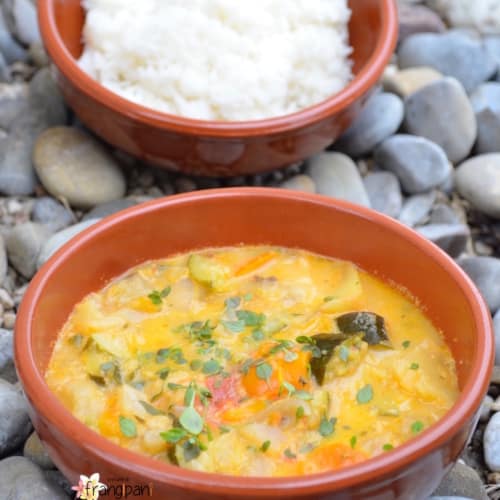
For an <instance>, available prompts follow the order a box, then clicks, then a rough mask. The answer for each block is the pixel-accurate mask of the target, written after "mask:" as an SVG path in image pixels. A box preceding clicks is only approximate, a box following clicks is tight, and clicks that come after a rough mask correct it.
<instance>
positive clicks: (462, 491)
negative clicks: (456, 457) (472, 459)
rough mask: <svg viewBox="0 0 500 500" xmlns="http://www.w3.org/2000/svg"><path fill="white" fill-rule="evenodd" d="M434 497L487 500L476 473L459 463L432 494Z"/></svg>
mask: <svg viewBox="0 0 500 500" xmlns="http://www.w3.org/2000/svg"><path fill="white" fill-rule="evenodd" d="M434 495H436V496H438V497H439V496H445V497H446V496H458V497H460V496H462V497H465V498H473V499H474V500H488V495H487V494H486V492H485V490H484V486H483V482H482V481H481V478H480V477H479V475H478V473H477V472H476V471H475V470H474V469H473V468H472V467H469V466H468V465H465V464H463V463H460V462H458V463H456V464H455V465H454V466H453V468H452V469H451V471H450V472H449V473H448V474H447V476H446V477H445V478H444V480H443V482H442V483H441V484H440V485H439V487H438V489H437V490H436V491H435V492H434Z"/></svg>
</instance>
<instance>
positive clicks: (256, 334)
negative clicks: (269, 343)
mask: <svg viewBox="0 0 500 500" xmlns="http://www.w3.org/2000/svg"><path fill="white" fill-rule="evenodd" d="M252 338H253V339H254V340H255V341H257V342H259V341H260V340H264V339H265V338H266V336H265V335H264V332H263V331H262V330H259V329H256V330H254V331H253V332H252Z"/></svg>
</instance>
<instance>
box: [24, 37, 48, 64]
mask: <svg viewBox="0 0 500 500" xmlns="http://www.w3.org/2000/svg"><path fill="white" fill-rule="evenodd" d="M28 54H29V56H30V59H31V60H32V61H33V62H34V63H35V65H36V66H37V67H38V68H43V67H45V66H48V65H49V62H50V60H49V56H48V55H47V52H46V51H45V49H44V47H43V44H41V43H36V42H35V43H32V44H31V45H30V46H29V49H28Z"/></svg>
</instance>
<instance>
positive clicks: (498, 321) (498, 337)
mask: <svg viewBox="0 0 500 500" xmlns="http://www.w3.org/2000/svg"><path fill="white" fill-rule="evenodd" d="M493 330H494V332H495V364H496V365H499V366H500V309H499V310H498V311H497V312H496V313H495V316H493Z"/></svg>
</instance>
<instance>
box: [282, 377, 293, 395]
mask: <svg viewBox="0 0 500 500" xmlns="http://www.w3.org/2000/svg"><path fill="white" fill-rule="evenodd" d="M281 385H282V386H283V387H284V388H285V389H286V390H287V391H288V392H289V393H290V396H291V395H292V394H294V393H295V387H294V386H293V385H292V384H290V382H287V381H286V380H285V381H283V382H282V384H281Z"/></svg>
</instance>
